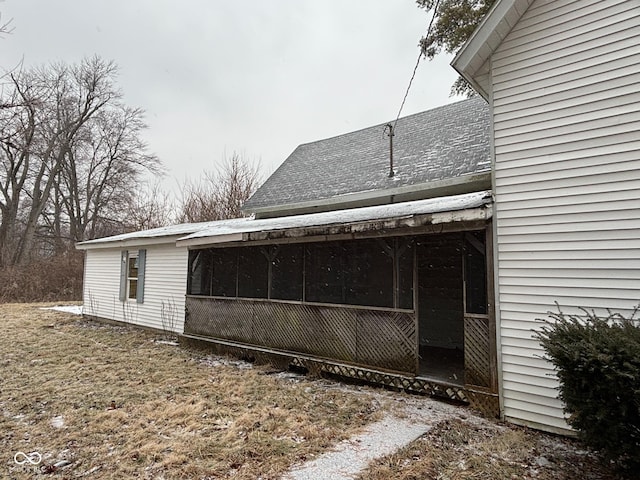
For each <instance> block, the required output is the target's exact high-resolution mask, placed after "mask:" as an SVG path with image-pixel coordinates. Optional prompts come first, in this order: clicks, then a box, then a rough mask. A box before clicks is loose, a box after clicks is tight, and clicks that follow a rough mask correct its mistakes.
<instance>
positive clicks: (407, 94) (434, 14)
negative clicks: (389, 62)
mask: <svg viewBox="0 0 640 480" xmlns="http://www.w3.org/2000/svg"><path fill="white" fill-rule="evenodd" d="M439 5H440V0H436V3H435V5H434V7H433V16H432V17H431V21H430V22H429V27H428V28H427V35H426V36H425V37H424V38H429V35H430V34H431V27H432V26H433V21H434V20H435V18H436V13H437V12H438V6H439ZM421 58H422V49H420V53H418V59H417V60H416V66H415V67H413V73H412V74H411V79H410V80H409V85H407V90H406V92H404V98H403V99H402V103H401V104H400V109H399V110H398V115H397V116H396V120H395V121H394V122H393V128H392V129H391V133H392V134H393V131H394V130H395V129H396V124H397V123H398V119H399V118H400V115H401V114H402V109H403V108H404V104H405V102H406V101H407V97H408V96H409V90H411V84H412V83H413V79H414V78H415V77H416V72H417V71H418V65H420V59H421ZM387 125H389V126H390V124H387Z"/></svg>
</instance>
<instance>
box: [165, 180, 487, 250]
mask: <svg viewBox="0 0 640 480" xmlns="http://www.w3.org/2000/svg"><path fill="white" fill-rule="evenodd" d="M491 203H492V199H491V191H490V190H485V191H480V192H473V193H466V194H462V195H453V196H448V197H439V198H430V199H426V200H415V201H411V202H402V203H393V204H389V205H379V206H373V207H362V208H353V209H348V210H335V211H331V212H322V213H311V214H306V215H294V216H288V217H277V218H266V219H253V218H246V219H238V221H235V222H224V221H222V222H215V223H212V224H211V225H210V226H208V227H207V228H204V229H202V230H199V231H197V232H194V233H192V234H190V235H187V236H185V237H182V238H180V239H178V240H177V242H176V243H177V245H178V246H189V247H192V246H206V245H215V244H222V243H234V242H247V241H268V240H273V241H277V240H282V239H287V238H301V237H312V236H327V235H343V234H357V233H360V234H364V233H367V232H376V231H390V230H394V229H398V228H412V227H420V226H424V225H436V224H445V223H451V222H460V221H477V220H486V219H488V218H491V216H492V209H491Z"/></svg>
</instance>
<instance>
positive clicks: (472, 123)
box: [245, 97, 491, 211]
mask: <svg viewBox="0 0 640 480" xmlns="http://www.w3.org/2000/svg"><path fill="white" fill-rule="evenodd" d="M385 125H386V124H385V123H383V124H380V125H376V126H373V127H369V128H365V129H363V130H358V131H356V132H352V133H347V134H344V135H339V136H337V137H332V138H327V139H324V140H318V141H316V142H312V143H306V144H302V145H300V146H298V147H297V148H296V149H295V150H294V151H293V153H292V154H291V155H290V156H289V157H288V158H287V159H286V160H285V161H284V163H283V164H282V165H281V166H280V167H279V168H278V169H277V170H276V171H275V172H274V173H273V175H271V177H269V178H268V179H267V181H266V182H265V183H264V184H263V185H262V186H261V187H260V188H259V189H258V191H257V192H256V193H255V194H254V195H253V197H251V198H250V199H249V200H248V201H247V203H246V204H245V210H247V211H252V208H259V209H262V208H268V207H272V206H278V205H288V204H296V203H298V202H305V201H314V200H324V199H329V198H336V197H341V196H343V195H349V194H354V193H361V192H367V191H372V190H375V191H384V190H389V189H394V188H398V187H405V186H410V185H417V184H424V183H427V182H433V181H439V180H447V179H452V178H456V177H460V176H463V175H469V174H475V173H481V172H487V171H490V169H491V163H490V147H489V134H490V119H489V109H488V106H487V104H486V102H485V101H484V100H483V99H482V98H481V97H474V98H471V99H468V100H463V101H460V102H455V103H451V104H449V105H445V106H442V107H438V108H435V109H432V110H427V111H426V112H422V113H417V114H414V115H409V116H407V117H403V118H400V119H399V120H398V123H397V125H396V129H395V136H394V139H393V143H394V165H395V168H394V171H395V175H394V177H392V178H390V177H389V176H388V174H389V138H388V136H386V135H383V131H384V126H385Z"/></svg>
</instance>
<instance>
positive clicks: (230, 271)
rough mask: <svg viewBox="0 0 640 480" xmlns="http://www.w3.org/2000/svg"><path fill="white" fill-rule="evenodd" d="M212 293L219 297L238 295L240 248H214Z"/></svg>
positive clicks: (212, 251) (212, 255) (212, 250)
mask: <svg viewBox="0 0 640 480" xmlns="http://www.w3.org/2000/svg"><path fill="white" fill-rule="evenodd" d="M210 252H211V257H212V262H211V264H212V269H213V275H212V279H211V294H212V295H214V296H218V297H235V296H236V295H237V288H236V287H237V280H238V278H237V275H238V249H234V248H213V249H211V250H210Z"/></svg>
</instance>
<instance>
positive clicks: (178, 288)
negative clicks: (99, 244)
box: [83, 243, 187, 333]
mask: <svg viewBox="0 0 640 480" xmlns="http://www.w3.org/2000/svg"><path fill="white" fill-rule="evenodd" d="M137 248H138V247H132V248H130V250H135V249H137ZM140 248H146V249H147V258H146V270H145V286H144V303H136V301H135V300H127V301H125V302H121V301H120V300H119V288H120V252H121V249H116V248H97V249H89V250H87V251H86V258H85V262H86V263H85V279H84V295H83V296H84V307H83V313H84V314H85V315H93V316H97V317H101V318H106V319H109V320H117V321H120V322H127V323H133V324H136V325H141V326H144V327H151V328H157V329H164V328H165V327H168V326H169V325H170V324H172V325H173V330H174V331H175V332H178V333H182V332H183V328H184V298H185V294H186V292H187V249H186V248H184V247H176V246H175V243H169V244H163V245H153V246H147V247H140ZM163 323H164V325H163Z"/></svg>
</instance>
